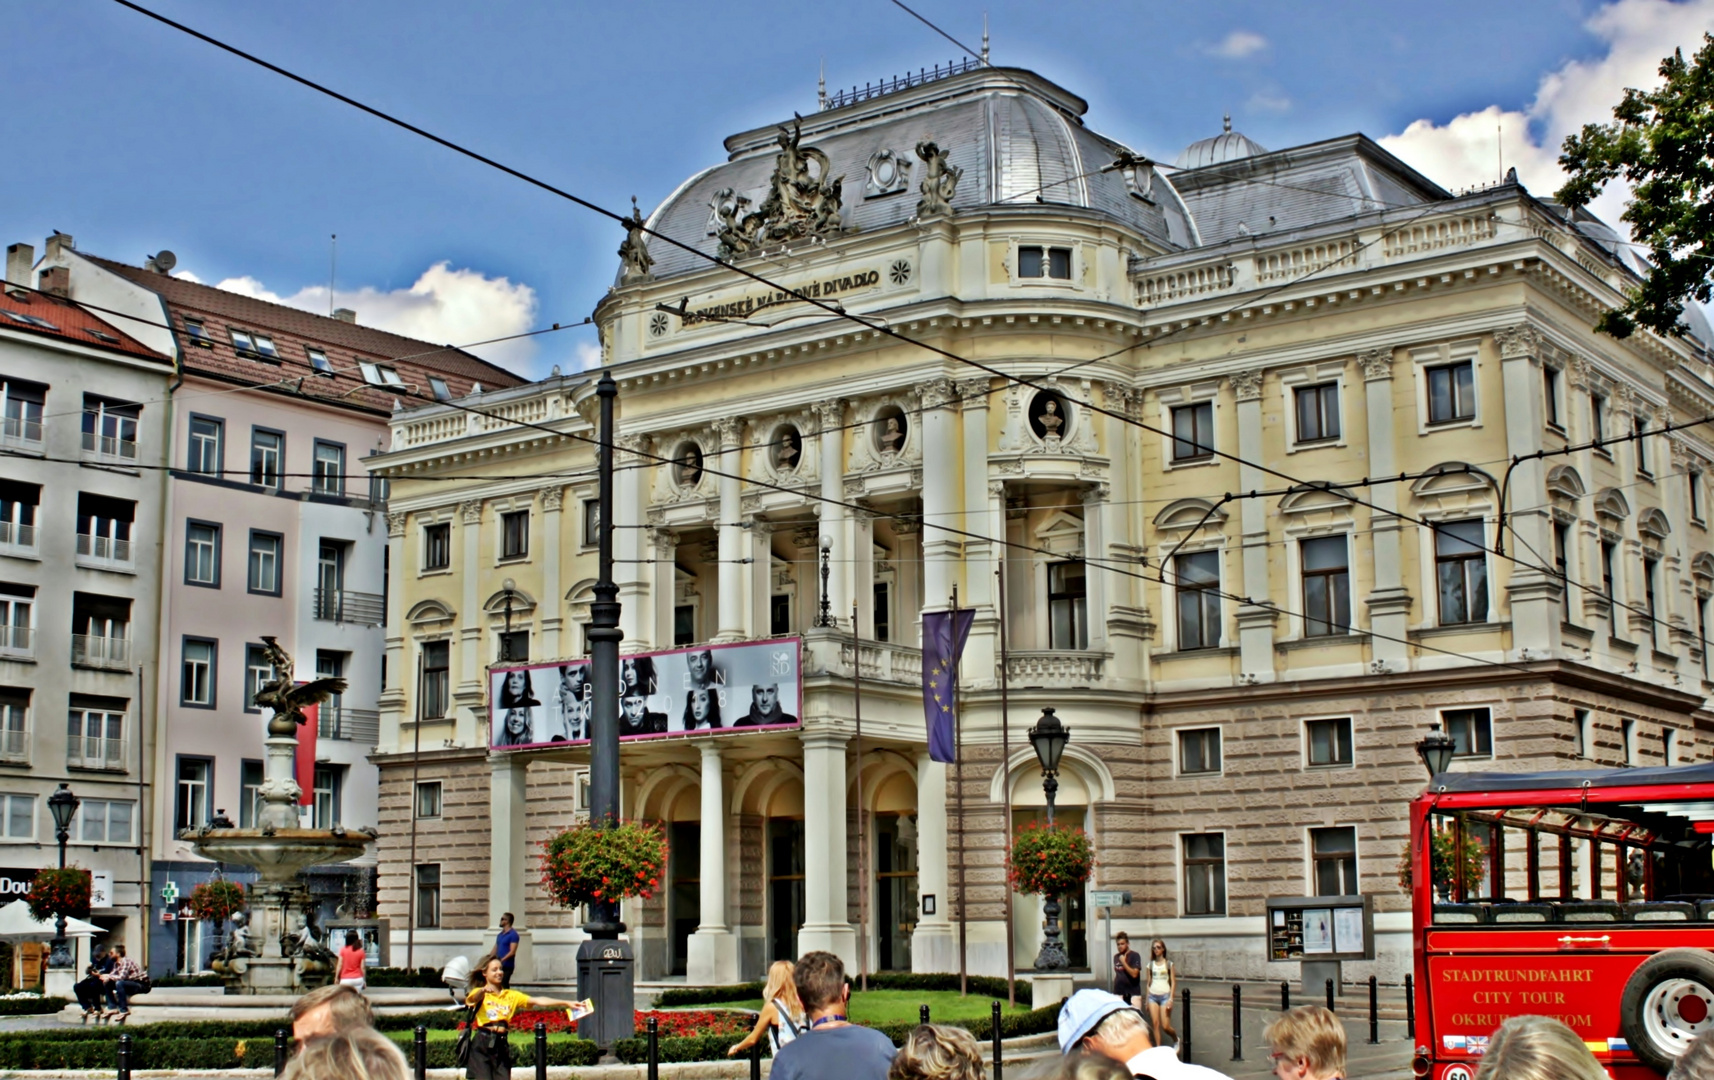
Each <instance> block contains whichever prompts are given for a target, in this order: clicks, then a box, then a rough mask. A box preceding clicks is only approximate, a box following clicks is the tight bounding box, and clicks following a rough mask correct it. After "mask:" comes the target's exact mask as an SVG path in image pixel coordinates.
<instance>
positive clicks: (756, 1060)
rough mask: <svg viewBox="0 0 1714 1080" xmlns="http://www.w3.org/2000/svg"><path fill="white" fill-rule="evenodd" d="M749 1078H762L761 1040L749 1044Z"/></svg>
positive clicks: (759, 1079)
mask: <svg viewBox="0 0 1714 1080" xmlns="http://www.w3.org/2000/svg"><path fill="white" fill-rule="evenodd" d="M750 1080H762V1040H760V1039H757V1040H756V1041H755V1042H753V1043H751V1044H750Z"/></svg>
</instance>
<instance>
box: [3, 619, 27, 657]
mask: <svg viewBox="0 0 1714 1080" xmlns="http://www.w3.org/2000/svg"><path fill="white" fill-rule="evenodd" d="M35 658H36V635H35V631H34V628H33V627H29V626H8V625H6V624H4V623H0V659H6V660H34V659H35Z"/></svg>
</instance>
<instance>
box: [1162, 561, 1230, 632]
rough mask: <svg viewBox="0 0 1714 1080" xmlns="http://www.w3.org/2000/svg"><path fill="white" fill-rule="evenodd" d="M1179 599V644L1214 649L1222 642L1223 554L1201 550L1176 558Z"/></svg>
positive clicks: (1175, 580) (1175, 579)
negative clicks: (1221, 560)
mask: <svg viewBox="0 0 1714 1080" xmlns="http://www.w3.org/2000/svg"><path fill="white" fill-rule="evenodd" d="M1173 591H1174V592H1175V593H1176V595H1177V599H1178V647H1179V648H1180V649H1212V648H1215V647H1217V646H1218V645H1219V644H1220V553H1219V552H1218V551H1197V552H1191V553H1189V554H1184V555H1177V556H1174V557H1173Z"/></svg>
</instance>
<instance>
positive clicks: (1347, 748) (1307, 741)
mask: <svg viewBox="0 0 1714 1080" xmlns="http://www.w3.org/2000/svg"><path fill="white" fill-rule="evenodd" d="M1303 740H1304V746H1305V750H1306V754H1305V757H1304V760H1305V761H1307V762H1308V763H1309V764H1310V765H1311V766H1312V767H1313V766H1322V765H1349V764H1351V762H1352V760H1353V755H1352V751H1351V718H1350V717H1349V716H1336V717H1329V718H1327V719H1324V720H1307V721H1305V722H1304V725H1303Z"/></svg>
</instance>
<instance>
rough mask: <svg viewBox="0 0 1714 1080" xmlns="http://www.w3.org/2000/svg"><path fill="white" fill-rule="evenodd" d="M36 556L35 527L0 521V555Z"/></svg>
mask: <svg viewBox="0 0 1714 1080" xmlns="http://www.w3.org/2000/svg"><path fill="white" fill-rule="evenodd" d="M35 554H36V527H35V526H34V525H25V524H22V523H20V522H16V521H0V555H29V556H34V555H35Z"/></svg>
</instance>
